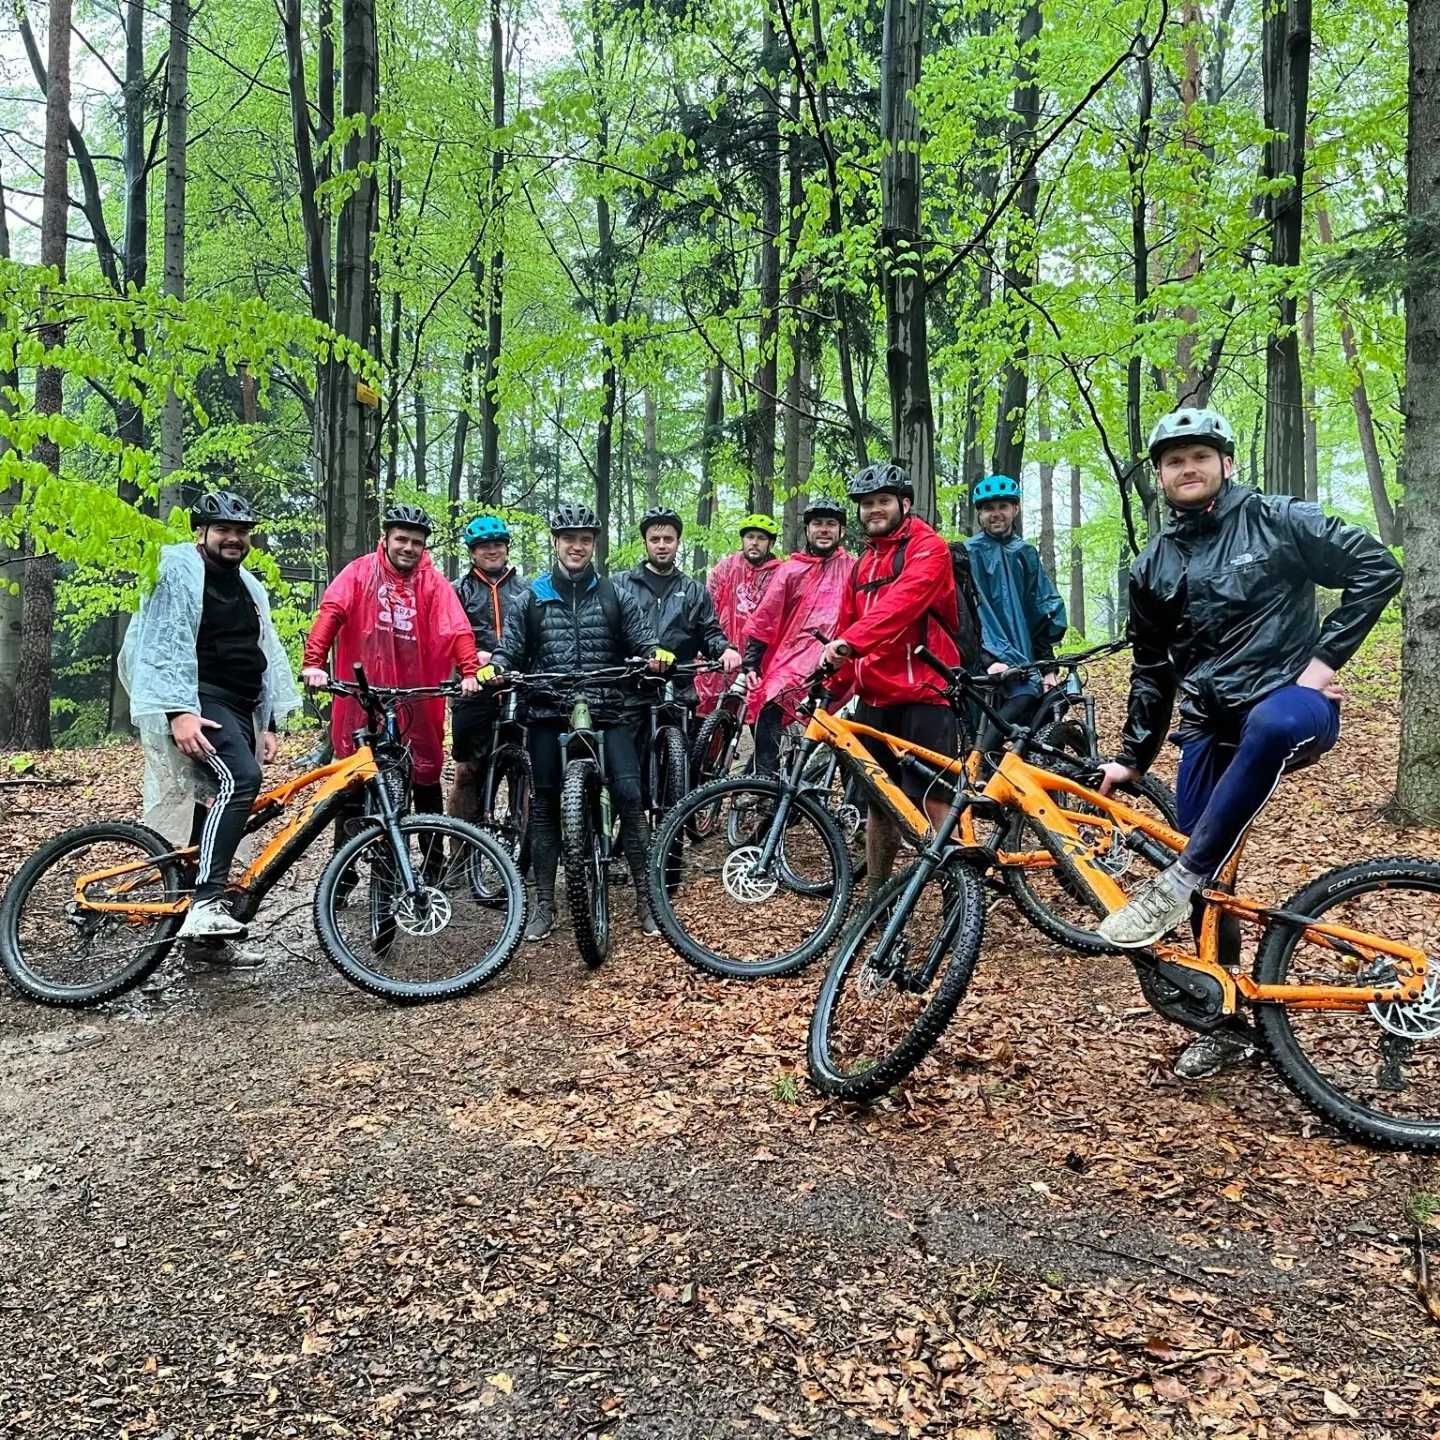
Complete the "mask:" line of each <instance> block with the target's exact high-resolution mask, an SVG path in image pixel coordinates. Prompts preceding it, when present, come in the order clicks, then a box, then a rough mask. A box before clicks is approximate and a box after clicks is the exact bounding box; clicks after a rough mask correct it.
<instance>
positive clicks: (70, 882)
mask: <svg viewBox="0 0 1440 1440" xmlns="http://www.w3.org/2000/svg"><path fill="white" fill-rule="evenodd" d="M174 848H175V847H174V846H173V845H171V844H170V842H169V841H168V840H166V838H165V837H164V836H163V835H161V834H159V833H158V832H156V831H154V830H151V829H150V828H149V827H148V826H145V825H133V824H129V823H126V822H123V821H116V822H113V823H107V824H101V825H83V826H81V827H80V828H79V829H76V830H67V831H65V832H64V833H63V834H61V835H56V836H55V837H54V838H53V839H51V840H47V841H46V842H45V843H44V844H43V845H42V846H41V847H40V848H39V849H38V850H37V851H36V852H35V853H34V854H33V855H32V856H31V857H30V858H29V859H28V860H27V861H26V862H25V863H24V864H23V865H22V866H21V867H20V869H19V871H18V872H17V874H16V876H15V878H14V879H13V880H12V881H11V882H10V888H9V890H8V891H6V894H5V899H4V902H3V904H0V965H3V966H4V969H5V973H6V975H8V976H9V977H10V981H11V983H12V984H13V985H14V986H15V988H16V989H17V990H20V991H21V992H22V993H23V994H25V995H28V996H29V997H30V998H31V999H32V1000H39V1001H41V1002H42V1003H43V1004H46V1005H66V1006H79V1005H98V1004H100V1003H101V1002H102V1001H105V1000H113V999H115V998H116V997H117V996H120V995H123V994H124V993H125V992H126V991H127V990H131V989H133V988H134V987H135V986H136V985H138V984H140V983H141V981H143V980H144V979H145V978H146V977H147V976H149V975H150V974H151V973H152V972H153V971H154V970H155V967H156V966H157V965H159V964H160V962H161V961H162V960H164V958H165V957H166V955H168V954H169V953H170V947H171V946H172V945H173V944H174V943H175V932H176V931H177V930H179V928H180V925H181V923H182V921H183V916H181V915H173V916H156V917H138V918H132V917H130V916H128V915H126V914H125V913H124V912H123V911H120V912H109V913H107V912H102V911H96V910H91V909H88V908H86V906H85V905H84V904H81V903H80V902H79V900H78V899H77V888H78V886H79V883H80V882H81V881H82V879H83V878H84V877H85V876H88V875H101V874H103V873H104V872H106V871H112V870H116V869H120V868H122V867H126V866H132V865H139V867H140V868H138V869H134V870H129V871H127V873H125V874H121V875H116V876H113V877H111V878H108V879H99V880H94V881H91V882H90V883H88V884H86V885H85V887H84V896H83V898H84V900H86V901H88V902H90V903H91V904H96V903H110V904H119V905H125V904H132V905H147V904H148V905H154V904H160V903H166V902H172V901H175V900H178V899H180V898H181V896H182V895H183V894H184V893H185V890H186V888H187V886H188V883H189V881H188V877H187V873H186V870H185V867H184V866H183V865H182V863H181V862H180V861H178V860H161V859H160V858H159V857H161V856H164V855H168V854H169V853H170V852H171V851H172V850H173V849H174ZM150 860H154V861H155V862H156V863H154V864H153V865H150V864H146V863H145V862H147V861H150Z"/></svg>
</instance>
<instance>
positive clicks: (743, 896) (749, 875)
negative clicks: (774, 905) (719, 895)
mask: <svg viewBox="0 0 1440 1440" xmlns="http://www.w3.org/2000/svg"><path fill="white" fill-rule="evenodd" d="M759 863H760V847H759V846H758V845H742V846H740V848H739V849H738V850H732V851H731V852H730V854H729V855H728V856H726V858H725V869H724V870H723V871H722V872H721V873H722V878H723V880H724V883H725V893H726V894H727V895H729V896H730V898H731V899H732V900H739V901H741V902H742V903H745V904H750V905H753V904H756V903H757V902H759V901H761V900H769V899H770V898H771V897H772V896H773V895H774V894H775V892H776V891H777V890H778V889H779V888H780V877H779V876H778V875H762V874H760V873H759V870H758V869H757V866H758V865H759Z"/></svg>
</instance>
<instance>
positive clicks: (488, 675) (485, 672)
mask: <svg viewBox="0 0 1440 1440" xmlns="http://www.w3.org/2000/svg"><path fill="white" fill-rule="evenodd" d="M475 678H476V680H478V681H479V682H480V684H482V685H487V684H489V682H490V681H491V680H498V679H499V678H500V672H499V671H498V670H497V669H496V668H495V667H494V666H493V665H482V666H481V667H480V668H479V669H478V670H477V671H476V672H475Z"/></svg>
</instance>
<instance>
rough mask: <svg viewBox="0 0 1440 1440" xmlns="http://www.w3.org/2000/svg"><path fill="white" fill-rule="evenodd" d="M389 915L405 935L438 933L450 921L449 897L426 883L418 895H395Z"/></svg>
mask: <svg viewBox="0 0 1440 1440" xmlns="http://www.w3.org/2000/svg"><path fill="white" fill-rule="evenodd" d="M391 915H392V917H393V919H394V921H395V923H396V924H397V925H398V926H399V927H400V929H402V930H403V931H404V932H405V933H406V934H407V935H418V936H421V937H424V936H427V935H438V934H439V933H440V931H442V930H443V929H444V928H445V927H446V926H447V925H448V924H449V923H450V897H449V896H448V895H446V893H445V892H444V891H443V890H437V889H435V888H433V887H432V886H429V885H427V886H425V887H424V888H423V889H422V890H421V891H420V893H419V894H418V895H397V896H396V897H395V906H394V909H393V910H392V911H391Z"/></svg>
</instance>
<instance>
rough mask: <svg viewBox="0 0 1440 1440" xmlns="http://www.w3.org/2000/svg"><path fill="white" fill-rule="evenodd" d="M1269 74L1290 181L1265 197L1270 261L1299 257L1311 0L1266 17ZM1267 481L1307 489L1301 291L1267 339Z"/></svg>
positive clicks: (1274, 138)
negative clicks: (1298, 310) (1298, 300)
mask: <svg viewBox="0 0 1440 1440" xmlns="http://www.w3.org/2000/svg"><path fill="white" fill-rule="evenodd" d="M1262 32H1263V33H1262V47H1261V48H1262V51H1263V59H1262V67H1261V68H1262V70H1263V72H1264V77H1265V128H1266V129H1267V130H1268V131H1269V132H1270V139H1268V140H1267V141H1266V142H1265V179H1266V181H1267V183H1269V184H1272V185H1274V184H1276V182H1280V181H1289V184H1288V185H1285V186H1284V187H1283V188H1276V189H1275V190H1274V191H1273V192H1271V193H1267V195H1266V197H1265V214H1266V218H1267V219H1268V221H1269V225H1270V263H1271V264H1272V265H1275V266H1280V267H1284V268H1286V269H1293V268H1294V267H1295V266H1297V265H1299V263H1300V231H1301V220H1302V218H1303V214H1304V209H1303V202H1304V195H1303V192H1302V181H1303V179H1304V175H1305V121H1306V110H1307V107H1308V104H1309V97H1310V0H1276V3H1275V4H1274V5H1273V6H1272V7H1270V8H1267V10H1266V11H1265V16H1264V20H1263V22H1262ZM1265 489H1266V490H1268V491H1269V492H1270V493H1271V494H1275V495H1296V496H1302V497H1303V496H1304V494H1305V435H1304V394H1303V387H1302V382H1301V375H1300V337H1299V335H1298V334H1297V333H1296V324H1295V297H1294V296H1293V295H1284V296H1282V297H1281V298H1280V300H1279V302H1278V305H1277V308H1276V314H1275V316H1274V318H1273V319H1272V321H1271V331H1270V337H1269V339H1268V340H1267V341H1266V345H1265Z"/></svg>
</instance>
